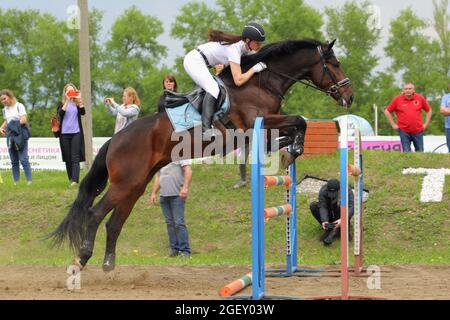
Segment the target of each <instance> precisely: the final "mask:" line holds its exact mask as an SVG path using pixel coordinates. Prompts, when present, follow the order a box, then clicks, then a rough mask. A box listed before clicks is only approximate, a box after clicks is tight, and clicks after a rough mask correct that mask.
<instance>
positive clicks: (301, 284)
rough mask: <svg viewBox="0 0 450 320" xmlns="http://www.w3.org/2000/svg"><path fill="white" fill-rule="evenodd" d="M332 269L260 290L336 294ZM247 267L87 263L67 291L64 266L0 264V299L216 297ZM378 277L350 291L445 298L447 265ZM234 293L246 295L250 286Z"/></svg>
mask: <svg viewBox="0 0 450 320" xmlns="http://www.w3.org/2000/svg"><path fill="white" fill-rule="evenodd" d="M336 268H337V267H332V268H331V267H330V268H325V269H326V270H328V272H326V273H320V274H317V275H310V276H295V277H290V278H274V277H268V278H266V292H267V294H268V295H270V296H296V297H300V298H308V297H314V296H337V295H339V294H340V278H339V274H338V273H337V272H336ZM333 270H335V271H333ZM249 271H250V268H249V267H245V266H192V265H173V266H117V268H116V270H115V271H114V273H110V274H105V273H104V272H103V271H102V270H101V268H100V267H98V266H88V267H87V268H86V269H85V270H83V271H82V273H81V289H75V290H69V289H68V288H67V286H66V281H67V279H68V277H69V274H67V273H66V269H65V268H62V267H46V266H0V299H2V300H14V299H25V300H30V299H37V300H40V299H50V300H53V299H63V300H67V299H76V300H85V299H89V300H96V299H113V300H114V299H120V300H128V299H133V300H140V299H146V300H217V299H222V298H221V297H220V296H219V293H218V291H219V289H220V288H221V287H222V286H224V285H225V284H227V283H229V282H231V281H233V280H235V279H237V278H240V277H241V276H242V275H244V274H246V273H248V272H249ZM300 275H302V274H300ZM380 280H381V282H380V285H381V289H379V290H369V289H368V288H367V283H368V278H367V276H365V277H353V276H352V277H351V279H350V295H351V296H370V297H379V298H386V299H400V300H410V299H426V300H430V299H450V265H448V266H424V265H396V266H383V267H381V278H380ZM371 283H372V284H374V283H376V282H375V281H371ZM239 294H243V295H249V294H251V289H250V287H249V288H246V289H244V290H243V291H241V292H240V293H239Z"/></svg>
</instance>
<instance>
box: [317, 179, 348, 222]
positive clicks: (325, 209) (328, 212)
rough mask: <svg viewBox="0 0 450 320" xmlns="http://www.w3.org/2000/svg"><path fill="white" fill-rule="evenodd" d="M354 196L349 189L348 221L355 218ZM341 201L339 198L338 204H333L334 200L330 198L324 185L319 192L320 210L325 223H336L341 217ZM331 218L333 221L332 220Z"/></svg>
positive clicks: (321, 218)
mask: <svg viewBox="0 0 450 320" xmlns="http://www.w3.org/2000/svg"><path fill="white" fill-rule="evenodd" d="M354 197H355V196H354V194H353V191H352V189H351V188H350V187H348V212H347V213H348V220H349V221H350V219H351V218H352V217H353V213H354V211H355V206H354V202H355V201H354ZM339 201H340V199H339V197H338V199H337V202H335V203H333V202H332V199H331V198H330V197H328V190H327V185H326V184H325V185H323V186H322V188H320V191H319V203H318V206H319V210H320V220H321V221H322V222H325V221H336V220H337V219H340V217H341V208H340V206H339V205H340V203H339ZM330 218H331V219H330Z"/></svg>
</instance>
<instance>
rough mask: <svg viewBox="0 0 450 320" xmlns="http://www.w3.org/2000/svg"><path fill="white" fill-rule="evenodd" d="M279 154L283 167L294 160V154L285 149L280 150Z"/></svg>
mask: <svg viewBox="0 0 450 320" xmlns="http://www.w3.org/2000/svg"><path fill="white" fill-rule="evenodd" d="M280 155H281V165H282V166H283V169H286V168H287V167H289V166H290V165H291V163H293V162H294V161H295V158H294V156H293V155H292V154H290V153H289V152H287V151H285V150H281V151H280Z"/></svg>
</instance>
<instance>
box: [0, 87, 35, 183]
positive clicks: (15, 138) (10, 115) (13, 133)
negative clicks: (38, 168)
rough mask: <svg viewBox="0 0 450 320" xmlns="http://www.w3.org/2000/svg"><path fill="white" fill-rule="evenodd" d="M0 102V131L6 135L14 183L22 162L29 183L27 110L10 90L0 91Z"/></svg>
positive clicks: (30, 178) (30, 176) (17, 180)
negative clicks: (1, 116)
mask: <svg viewBox="0 0 450 320" xmlns="http://www.w3.org/2000/svg"><path fill="white" fill-rule="evenodd" d="M0 102H1V103H2V104H3V105H4V106H5V107H4V108H3V110H2V111H3V118H4V119H5V121H3V123H2V125H1V126H0V133H1V134H2V135H3V136H5V135H6V136H7V145H8V152H9V158H10V159H11V166H12V173H13V179H14V185H16V184H17V183H18V182H19V180H20V165H19V162H20V163H21V164H22V167H23V171H24V172H25V177H26V179H27V184H31V181H32V175H31V166H30V162H29V161H28V138H29V137H30V134H29V131H28V127H27V112H26V110H25V107H24V105H23V104H21V103H20V102H18V101H17V99H16V97H15V96H14V93H13V92H12V91H11V90H8V89H4V90H2V91H0Z"/></svg>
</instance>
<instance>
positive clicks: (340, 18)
mask: <svg viewBox="0 0 450 320" xmlns="http://www.w3.org/2000/svg"><path fill="white" fill-rule="evenodd" d="M325 14H326V16H327V18H328V21H327V24H326V33H327V36H328V38H329V39H337V42H336V46H337V48H339V50H336V52H337V54H338V55H339V60H340V61H341V63H342V67H343V69H344V70H345V72H346V75H347V76H348V77H349V78H350V80H351V82H352V87H353V91H354V93H355V102H354V104H353V106H352V110H355V111H352V113H359V114H360V115H363V116H365V117H367V116H369V115H370V114H371V113H370V110H371V108H372V101H371V98H372V97H373V90H372V88H371V86H370V84H371V82H372V80H373V78H374V74H373V73H374V69H375V67H376V66H377V65H378V57H377V56H376V55H374V54H373V53H372V51H373V48H374V47H376V45H377V44H378V41H379V40H380V30H379V29H378V28H377V27H376V25H373V24H370V21H371V18H372V14H373V13H372V10H371V4H370V3H369V2H368V1H365V2H363V3H357V2H356V1H348V2H346V3H345V4H344V5H343V6H342V7H326V8H325Z"/></svg>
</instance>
